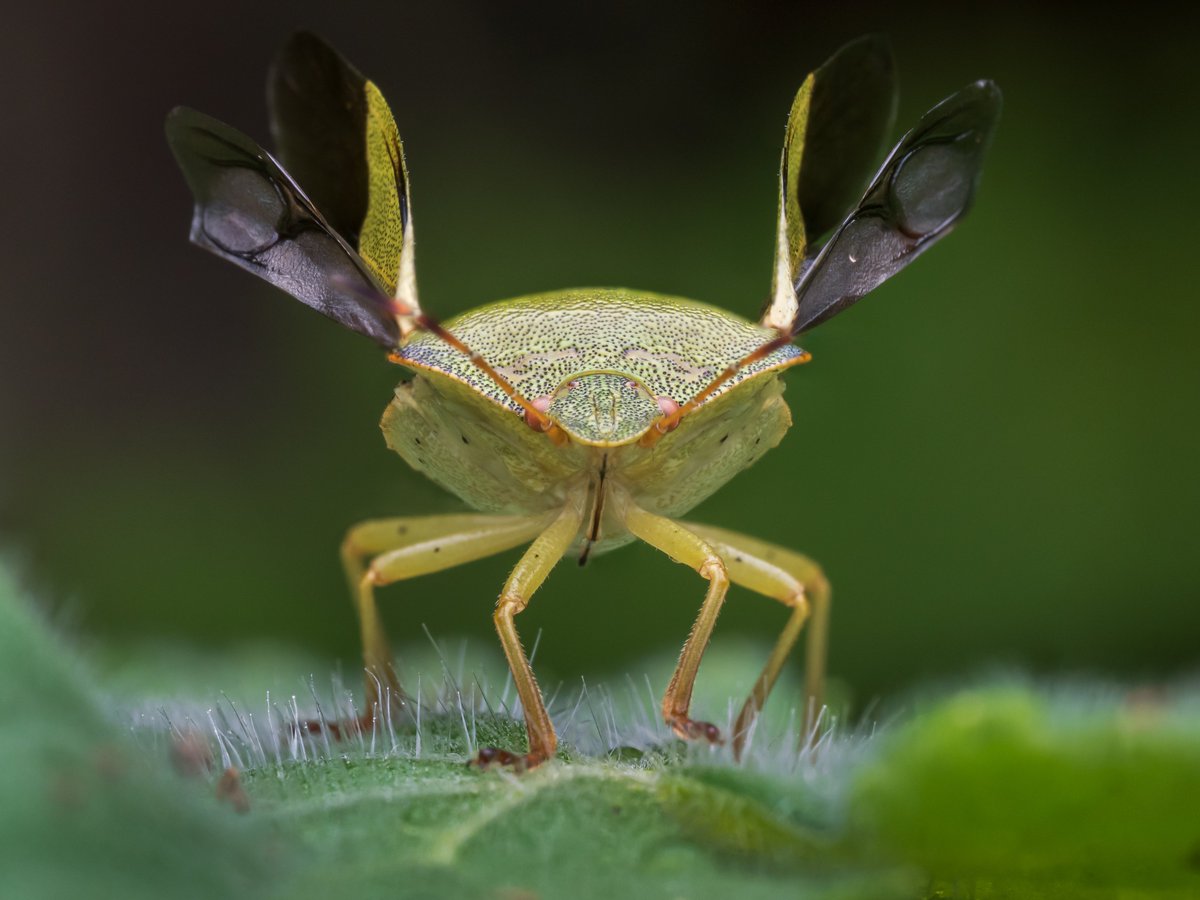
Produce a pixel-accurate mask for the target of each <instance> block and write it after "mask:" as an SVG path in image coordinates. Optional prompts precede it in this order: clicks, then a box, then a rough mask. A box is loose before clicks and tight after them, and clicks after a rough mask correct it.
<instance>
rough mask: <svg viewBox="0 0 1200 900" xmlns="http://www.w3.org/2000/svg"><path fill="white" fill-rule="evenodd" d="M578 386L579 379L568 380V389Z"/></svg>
mask: <svg viewBox="0 0 1200 900" xmlns="http://www.w3.org/2000/svg"><path fill="white" fill-rule="evenodd" d="M577 387H579V382H578V381H575V380H574V379H572V380H571V381H568V382H567V390H568V391H569V390H571V389H572V388H577Z"/></svg>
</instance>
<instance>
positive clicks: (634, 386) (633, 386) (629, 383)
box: [625, 381, 637, 391]
mask: <svg viewBox="0 0 1200 900" xmlns="http://www.w3.org/2000/svg"><path fill="white" fill-rule="evenodd" d="M625 387H626V388H627V389H628V390H631V391H636V390H637V382H636V381H626V382H625Z"/></svg>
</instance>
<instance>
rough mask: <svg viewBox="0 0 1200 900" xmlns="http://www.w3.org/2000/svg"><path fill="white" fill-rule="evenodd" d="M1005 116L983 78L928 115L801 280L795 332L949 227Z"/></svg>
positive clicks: (970, 194) (843, 304)
mask: <svg viewBox="0 0 1200 900" xmlns="http://www.w3.org/2000/svg"><path fill="white" fill-rule="evenodd" d="M999 116H1000V90H999V88H997V87H996V85H995V84H993V83H992V82H990V81H977V82H975V83H973V84H970V85H968V86H967V87H965V88H963V89H962V90H960V91H959V92H957V93H956V94H953V95H951V96H950V97H948V98H946V99H945V100H943V101H942V102H941V103H939V104H938V105H937V106H935V107H934V108H933V109H931V110H930V111H929V112H927V113H926V114H925V115H924V116H923V117H922V118H921V121H920V122H918V123H917V126H916V128H914V129H913V130H912V131H910V132H909V133H908V134H907V135H905V137H904V138H903V139H902V140H901V141H900V143H899V144H897V145H896V148H895V149H894V150H893V151H892V153H891V155H890V156H889V157H888V159H887V161H886V162H885V163H884V164H883V167H882V168H881V169H880V170H879V173H878V174H877V175H876V176H875V179H874V181H872V182H871V186H870V187H869V188H868V189H867V192H866V195H865V196H864V197H863V198H862V201H861V202H860V203H859V204H858V207H857V208H856V209H855V210H854V211H853V212H852V213H851V214H850V215H849V216H848V217H847V218H846V219H845V221H843V222H842V224H841V226H840V227H839V228H838V230H837V231H836V232H834V234H833V236H832V237H830V239H829V241H828V242H827V243H826V244H825V246H824V247H823V249H822V250H821V252H820V254H819V255H818V256H817V257H816V259H815V260H814V261H813V263H812V265H811V266H809V267H808V268H807V269H806V270H805V271H804V272H803V274H801V276H800V278H799V279H798V281H797V282H796V294H797V297H798V299H799V307H798V311H797V314H796V318H795V320H794V322H793V325H792V328H791V333H792V334H797V333H799V332H802V331H806V330H808V329H810V328H813V327H815V326H817V325H819V324H821V323H822V322H824V321H825V320H826V319H828V318H830V317H831V316H834V315H836V314H837V313H839V312H841V311H842V310H843V309H846V308H847V307H848V306H850V305H851V304H853V303H854V302H855V301H856V300H858V299H859V298H860V297H862V296H863V295H865V294H866V293H867V292H869V291H871V290H872V289H874V288H875V287H877V286H878V285H879V284H881V283H882V282H883V281H885V280H886V279H888V278H890V277H891V276H892V275H894V274H896V272H898V271H900V270H901V269H902V268H904V267H905V266H906V265H908V263H910V262H911V261H912V260H914V259H915V258H916V257H917V256H918V255H919V254H920V253H922V252H923V251H924V250H926V249H927V248H928V247H930V246H932V245H933V243H934V242H936V241H937V240H938V239H939V238H941V237H942V236H944V235H945V234H947V233H948V232H949V231H950V229H951V228H952V227H953V226H954V224H955V223H956V222H957V221H958V220H959V219H960V218H961V217H962V216H963V215H964V214H965V213H966V212H967V210H968V209H969V208H970V206H971V202H972V200H973V199H974V196H975V190H976V188H977V186H978V183H979V176H980V172H981V171H982V167H983V158H984V155H985V153H986V152H987V148H988V145H989V144H990V143H991V139H992V134H993V132H994V130H995V126H996V123H997V121H998V119H999Z"/></svg>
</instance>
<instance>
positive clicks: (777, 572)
mask: <svg viewBox="0 0 1200 900" xmlns="http://www.w3.org/2000/svg"><path fill="white" fill-rule="evenodd" d="M686 525H687V527H688V528H689V529H691V530H692V531H694V532H695V533H696V534H698V535H700V537H702V538H704V539H705V540H706V541H708V542H709V543H710V544H711V545H712V546H713V547H714V548H715V549H716V551H717V553H719V554H720V555H721V558H722V559H723V560H725V565H726V566H727V567H728V570H729V578H730V580H731V581H732V582H733V583H734V584H739V585H741V586H742V587H745V588H749V589H750V590H752V591H754V592H755V593H758V594H762V595H763V596H765V597H772V598H774V599H775V600H778V601H779V602H780V603H783V604H784V605H785V606H789V607H791V609H792V614H791V616H790V617H789V618H788V621H787V624H786V625H784V627H783V632H782V633H781V634H780V635H779V640H778V641H776V643H775V648H774V649H773V650H772V651H771V655H770V657H768V659H767V664H766V665H765V666H764V667H763V670H762V674H761V675H759V676H758V680H757V681H756V682H755V683H754V689H753V690H752V691H751V693H750V696H749V697H748V698H746V702H745V704H744V705H743V706H742V711H741V712H740V713H739V714H738V717H737V722H736V723H735V724H734V735H733V751H734V754H735V755H736V756H740V755H741V752H742V747H743V745H744V744H745V741H746V737H747V735H748V734H749V731H750V726H751V724H752V723H753V722H754V717H755V716H756V715H758V711H759V710H760V709H762V706H763V704H764V703H765V702H766V700H767V695H768V694H769V693H770V692H771V688H772V687H773V686H774V684H775V680H776V679H777V678H778V677H779V672H780V670H781V669H782V668H783V664H784V662H786V660H787V657H788V654H789V653H790V652H791V650H792V647H794V646H795V644H796V640H797V639H798V638H799V637H800V631H801V629H802V628H803V627H804V625H805V622H806V621H807V620H808V619H809V617H810V616H811V618H812V624H811V625H810V626H809V631H808V645H807V647H806V652H805V675H804V689H805V690H804V694H805V697H804V734H805V735H806V736H809V737H811V736H813V735H814V732H815V728H816V724H817V718H818V716H819V715H820V712H821V703H822V695H823V693H824V680H825V652H826V645H827V641H828V635H829V601H830V589H829V581H828V580H827V579H826V578H825V573H824V572H822V571H821V567H820V566H818V565H817V564H816V563H815V562H813V561H812V560H811V559H809V558H808V557H807V556H802V555H801V554H799V553H795V552H793V551H791V550H788V549H785V548H783V547H778V546H776V545H775V544H769V543H767V542H766V541H762V540H759V539H758V538H753V537H748V536H746V535H744V534H738V533H737V532H735V531H727V530H726V529H724V528H716V527H714V526H712V525H699V524H696V523H692V522H688V523H686Z"/></svg>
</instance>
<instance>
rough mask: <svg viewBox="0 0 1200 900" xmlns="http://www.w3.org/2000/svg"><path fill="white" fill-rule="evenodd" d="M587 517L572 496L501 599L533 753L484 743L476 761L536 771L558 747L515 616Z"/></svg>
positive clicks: (499, 618)
mask: <svg viewBox="0 0 1200 900" xmlns="http://www.w3.org/2000/svg"><path fill="white" fill-rule="evenodd" d="M582 521H583V511H582V510H581V509H580V508H579V507H578V506H576V505H575V503H574V501H573V500H569V501H568V503H567V506H566V507H565V508H564V509H563V511H562V512H561V513H559V515H558V517H557V518H556V519H555V520H554V522H553V524H551V525H550V527H549V528H547V529H546V530H545V531H543V532H542V533H541V534H540V535H538V537H537V539H536V540H534V542H533V543H532V544H530V546H529V549H528V550H526V551H525V555H524V556H522V557H521V560H520V562H518V563H517V565H516V566H515V567H514V568H513V570H512V574H511V575H509V576H508V581H507V582H505V584H504V590H503V591H502V592H501V593H500V599H499V600H498V601H497V602H496V613H495V615H494V617H493V618H494V620H495V623H496V632H497V634H499V635H500V643H501V645H502V646H503V647H504V655H505V657H506V658H507V659H508V668H509V669H510V670H511V672H512V676H513V683H514V684H515V685H516V687H517V696H518V697H520V698H521V708H522V709H524V710H525V733H526V735H527V736H528V738H529V752H528V753H526V754H524V755H521V754H518V753H513V752H511V751H508V750H502V749H497V748H494V747H485V748H483V749H481V750H480V751H479V755H478V756H477V757H476V758H475V764H476V765H478V766H481V767H483V766H488V765H491V764H498V765H511V766H514V767H515V768H517V769H531V768H533V767H534V766H536V765H539V764H541V763H543V762H545V761H546V760H548V759H550V758H551V757H552V756H553V755H554V750H555V748H556V747H557V746H558V738H557V736H556V735H555V734H554V725H553V724H552V723H551V721H550V714H549V713H548V712H546V704H545V702H544V701H543V700H542V692H541V689H540V688H539V687H538V684H537V679H536V678H535V677H534V675H533V667H532V666H530V664H529V658H528V657H527V656H526V655H525V648H524V647H522V646H521V638H520V635H518V634H517V625H516V622H515V621H514V619H515V618H516V616H517V614H518V613H520V612H522V611H523V610H524V609H525V607H527V606H528V605H529V600H530V598H531V597H532V596H533V593H534V591H536V590H537V589H538V588H539V587H541V586H542V582H544V581H545V580H546V576H547V575H549V574H550V570H551V569H553V568H554V566H555V564H556V563H557V562H558V561H559V560H560V559H562V557H563V554H564V553H566V552H567V551H568V550H569V549H570V548H571V544H572V543H573V542H574V540H575V537H576V535H578V533H579V526H580V523H581V522H582Z"/></svg>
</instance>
